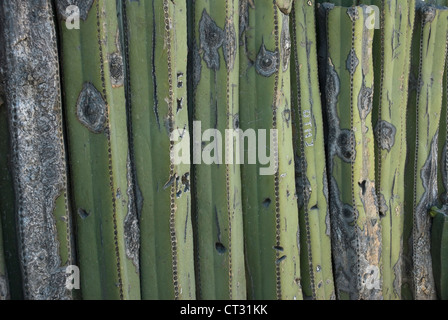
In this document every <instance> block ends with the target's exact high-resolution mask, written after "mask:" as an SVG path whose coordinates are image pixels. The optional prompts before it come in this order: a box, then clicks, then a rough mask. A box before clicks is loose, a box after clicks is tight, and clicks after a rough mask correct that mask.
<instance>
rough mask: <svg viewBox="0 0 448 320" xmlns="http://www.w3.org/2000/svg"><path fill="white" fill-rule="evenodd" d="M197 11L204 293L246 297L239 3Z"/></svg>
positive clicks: (196, 117)
mask: <svg viewBox="0 0 448 320" xmlns="http://www.w3.org/2000/svg"><path fill="white" fill-rule="evenodd" d="M192 11H193V13H192V14H193V16H194V18H193V19H194V20H193V21H194V22H193V37H194V38H193V41H194V45H193V52H192V54H193V71H192V72H193V74H192V75H191V76H192V77H193V88H192V90H193V97H192V98H193V102H192V108H193V110H192V113H193V117H192V118H193V126H192V127H193V130H192V133H193V137H192V138H193V164H194V184H195V190H194V197H195V202H196V206H195V213H194V219H195V226H196V232H197V235H198V236H197V237H196V249H197V251H196V254H197V256H196V267H197V279H198V294H199V296H200V298H201V299H245V298H246V286H245V283H246V279H245V265H244V247H243V245H244V243H243V220H242V219H243V215H242V206H241V175H240V168H239V165H237V162H236V161H239V154H240V150H239V138H238V135H236V138H235V136H234V135H233V133H237V134H238V133H239V131H238V129H239V101H238V93H239V91H238V87H239V56H238V52H239V48H238V45H237V44H238V39H237V35H238V34H239V31H238V30H239V26H238V17H239V15H238V1H235V0H226V1H219V2H217V1H210V0H196V1H194V3H193V7H192ZM221 49H222V50H221ZM207 142H209V143H207ZM234 156H235V157H234Z"/></svg>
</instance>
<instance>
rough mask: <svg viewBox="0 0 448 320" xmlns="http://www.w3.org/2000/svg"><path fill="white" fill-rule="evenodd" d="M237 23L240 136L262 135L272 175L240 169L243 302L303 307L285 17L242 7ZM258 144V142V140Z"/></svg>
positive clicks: (262, 6) (265, 6)
mask: <svg viewBox="0 0 448 320" xmlns="http://www.w3.org/2000/svg"><path fill="white" fill-rule="evenodd" d="M240 15H241V18H240V24H241V25H242V26H243V27H244V28H242V29H241V38H240V48H241V51H240V65H241V69H240V74H241V79H242V80H241V82H240V105H241V106H244V108H241V113H240V115H241V121H240V123H241V128H242V129H243V130H247V129H254V130H256V131H257V130H265V132H266V135H265V136H264V137H265V138H266V139H265V141H266V140H267V141H266V142H267V147H266V151H267V152H269V153H270V155H269V157H270V159H271V162H272V161H274V162H275V168H274V169H275V170H274V173H273V174H268V175H261V172H262V171H261V172H260V170H261V169H265V168H263V166H262V165H261V164H260V163H257V164H256V165H252V164H245V165H244V166H243V168H242V171H243V172H242V173H243V174H242V177H243V179H242V182H243V212H244V227H245V229H244V232H245V247H246V255H247V258H246V261H247V285H248V296H249V297H250V298H253V299H284V300H288V299H302V298H303V294H302V288H301V274H300V254H299V252H300V243H299V241H300V239H299V222H298V207H297V198H296V187H295V177H294V176H295V174H294V171H295V169H294V152H293V138H292V118H291V95H290V74H289V72H290V66H289V62H290V53H291V36H290V31H289V22H290V15H287V14H284V13H283V12H282V11H281V10H280V8H278V7H277V5H276V4H275V3H274V6H272V4H271V3H264V2H257V3H255V4H254V3H252V2H251V1H243V2H241V9H240ZM242 22H244V23H242ZM272 130H273V131H272ZM269 135H270V136H271V137H270V138H269ZM258 139H263V137H261V136H260V135H258ZM269 141H270V142H269ZM261 145H262V146H263V144H261ZM258 146H260V144H259V145H258ZM250 150H253V149H249V150H248V151H247V152H246V154H247V155H249V154H250ZM257 151H258V152H260V151H261V152H264V151H265V150H257Z"/></svg>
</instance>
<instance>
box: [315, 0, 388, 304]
mask: <svg viewBox="0 0 448 320" xmlns="http://www.w3.org/2000/svg"><path fill="white" fill-rule="evenodd" d="M322 6H323V10H326V17H327V21H326V23H327V25H326V26H327V30H326V32H327V44H326V45H327V66H326V73H327V78H326V83H325V87H326V94H325V96H326V109H327V121H328V125H329V128H328V136H327V143H328V146H327V156H328V164H329V177H330V178H329V179H330V181H329V190H330V192H329V193H330V210H331V213H332V215H331V224H332V239H333V257H334V259H335V261H334V264H335V278H336V279H335V281H336V291H337V296H338V298H339V299H347V298H349V299H368V300H371V299H381V297H382V292H381V249H380V248H381V226H380V221H379V215H378V210H377V206H376V197H375V176H374V174H375V172H374V145H373V143H374V142H373V130H372V123H371V111H372V99H373V61H372V51H371V50H372V39H373V31H372V30H370V29H369V28H367V27H366V23H365V20H366V17H367V13H366V10H365V6H357V7H350V8H346V7H338V6H334V5H331V4H324V5H322ZM343 34H350V35H351V37H350V38H349V39H350V41H342V42H341V41H340V37H341V35H343ZM341 88H350V90H341Z"/></svg>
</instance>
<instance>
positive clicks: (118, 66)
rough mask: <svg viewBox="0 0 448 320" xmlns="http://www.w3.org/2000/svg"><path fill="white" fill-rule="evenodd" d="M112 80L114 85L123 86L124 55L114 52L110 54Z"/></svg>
mask: <svg viewBox="0 0 448 320" xmlns="http://www.w3.org/2000/svg"><path fill="white" fill-rule="evenodd" d="M109 68H110V80H111V83H112V87H114V88H116V87H121V86H122V85H123V83H124V69H123V68H124V67H123V57H122V56H121V54H120V53H118V52H114V53H112V54H110V55H109Z"/></svg>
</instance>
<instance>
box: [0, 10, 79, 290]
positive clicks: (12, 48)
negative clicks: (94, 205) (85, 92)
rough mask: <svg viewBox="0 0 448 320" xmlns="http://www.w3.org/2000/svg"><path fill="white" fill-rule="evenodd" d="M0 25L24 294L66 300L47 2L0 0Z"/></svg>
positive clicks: (68, 239) (58, 121) (66, 229)
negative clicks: (0, 0) (1, 0)
mask: <svg viewBox="0 0 448 320" xmlns="http://www.w3.org/2000/svg"><path fill="white" fill-rule="evenodd" d="M35 10H37V11H38V12H39V14H32V12H35ZM0 20H1V21H2V22H1V24H2V26H1V29H2V32H1V37H2V43H4V46H3V48H2V53H1V54H2V61H3V62H4V65H5V70H4V71H5V73H4V80H5V93H6V103H7V105H8V120H9V130H10V133H11V145H12V163H13V168H12V169H13V170H12V174H13V181H14V188H15V193H16V196H17V198H16V204H17V206H16V210H15V211H16V218H17V225H18V226H17V227H18V234H19V242H20V243H19V258H20V264H21V270H22V279H23V291H24V297H25V298H26V299H71V298H72V292H70V291H69V290H67V288H66V286H65V276H64V275H65V267H66V266H68V265H71V264H73V261H74V259H73V252H72V249H73V246H72V233H71V230H70V228H71V215H70V210H69V206H68V186H67V171H66V162H65V160H66V157H65V146H64V137H63V134H62V131H63V127H62V108H61V101H60V81H59V64H58V63H59V61H58V53H57V44H56V32H55V27H54V24H53V20H52V5H51V2H50V1H41V2H39V5H38V6H37V7H36V4H32V3H28V2H15V1H3V2H2V4H1V5H0ZM22 21H27V22H28V23H27V24H26V25H25V24H22V23H21V22H22ZM37 83H39V85H38V86H37V85H36V84H37ZM36 199H38V200H37V201H36Z"/></svg>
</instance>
